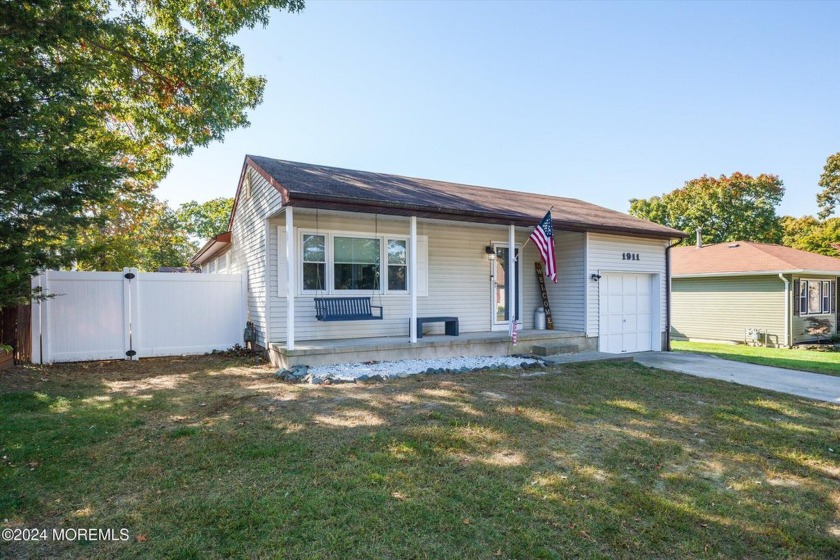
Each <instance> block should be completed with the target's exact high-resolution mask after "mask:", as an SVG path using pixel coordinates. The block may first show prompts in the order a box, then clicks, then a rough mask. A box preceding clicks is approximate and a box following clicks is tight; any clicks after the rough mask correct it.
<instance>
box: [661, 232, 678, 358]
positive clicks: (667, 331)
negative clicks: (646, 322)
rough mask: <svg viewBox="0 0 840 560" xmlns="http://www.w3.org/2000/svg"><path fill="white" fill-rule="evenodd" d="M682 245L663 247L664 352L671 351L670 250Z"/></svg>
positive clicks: (675, 244)
mask: <svg viewBox="0 0 840 560" xmlns="http://www.w3.org/2000/svg"><path fill="white" fill-rule="evenodd" d="M680 243H682V240H681V239H678V240H677V241H675V242H674V243H671V244H670V245H668V246H667V247H665V351H666V352H670V351H671V249H673V248H674V247H676V246H677V245H679V244H680Z"/></svg>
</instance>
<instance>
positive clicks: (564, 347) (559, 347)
mask: <svg viewBox="0 0 840 560" xmlns="http://www.w3.org/2000/svg"><path fill="white" fill-rule="evenodd" d="M578 352H580V347H578V345H577V344H548V345H545V346H543V345H534V347H533V348H532V349H531V353H532V354H536V355H537V356H556V355H557V354H577V353H578Z"/></svg>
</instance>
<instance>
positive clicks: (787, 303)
mask: <svg viewBox="0 0 840 560" xmlns="http://www.w3.org/2000/svg"><path fill="white" fill-rule="evenodd" d="M779 278H781V280H782V282H784V283H785V346H787V347H788V348H790V346H791V345H790V340H789V336H790V334H789V329H788V326H789V325H790V294H789V293H788V292H789V290H790V282H789V281H788V279H787V278H785V275H784V274H782V273H781V272H780V273H779Z"/></svg>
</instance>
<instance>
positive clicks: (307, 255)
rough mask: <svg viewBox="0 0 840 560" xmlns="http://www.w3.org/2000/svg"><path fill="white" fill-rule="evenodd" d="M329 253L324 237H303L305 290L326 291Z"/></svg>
mask: <svg viewBox="0 0 840 560" xmlns="http://www.w3.org/2000/svg"><path fill="white" fill-rule="evenodd" d="M326 273H327V251H326V242H325V237H324V236H323V235H308V234H307V235H304V236H303V289H304V290H324V289H326V287H327V280H326V278H327V275H326Z"/></svg>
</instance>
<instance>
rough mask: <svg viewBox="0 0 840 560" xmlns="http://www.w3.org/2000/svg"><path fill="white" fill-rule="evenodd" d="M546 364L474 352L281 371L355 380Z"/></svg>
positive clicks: (284, 375)
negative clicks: (477, 354)
mask: <svg viewBox="0 0 840 560" xmlns="http://www.w3.org/2000/svg"><path fill="white" fill-rule="evenodd" d="M544 365H545V364H544V363H543V362H542V361H541V360H538V359H535V358H532V357H529V356H474V357H458V358H431V359H425V360H398V361H394V362H361V363H351V364H336V365H331V366H317V367H309V366H305V365H300V366H293V367H292V368H290V369H281V370H278V371H277V374H276V375H277V377H278V378H279V379H281V380H282V381H289V382H292V383H312V384H321V383H332V382H335V383H347V382H355V381H382V380H385V379H388V378H394V377H406V376H408V375H417V374H419V373H425V374H429V375H433V374H441V373H467V372H470V371H480V370H489V369H537V368H542V367H543V366H544Z"/></svg>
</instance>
